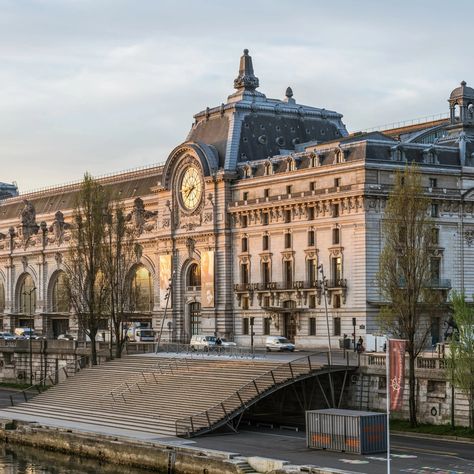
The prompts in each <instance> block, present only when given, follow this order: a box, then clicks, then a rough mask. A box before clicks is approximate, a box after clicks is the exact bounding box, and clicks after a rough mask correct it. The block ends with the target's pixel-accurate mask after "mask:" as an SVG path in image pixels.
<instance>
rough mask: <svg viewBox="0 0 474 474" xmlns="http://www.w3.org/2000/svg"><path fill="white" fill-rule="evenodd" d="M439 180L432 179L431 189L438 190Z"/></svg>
mask: <svg viewBox="0 0 474 474" xmlns="http://www.w3.org/2000/svg"><path fill="white" fill-rule="evenodd" d="M437 187H438V180H437V179H436V178H430V188H437Z"/></svg>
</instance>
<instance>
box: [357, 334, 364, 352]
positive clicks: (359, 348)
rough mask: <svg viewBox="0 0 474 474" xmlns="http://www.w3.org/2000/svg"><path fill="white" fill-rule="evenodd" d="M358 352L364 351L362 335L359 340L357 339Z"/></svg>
mask: <svg viewBox="0 0 474 474" xmlns="http://www.w3.org/2000/svg"><path fill="white" fill-rule="evenodd" d="M357 352H358V353H359V354H360V353H361V352H364V339H362V336H360V337H359V340H358V341H357Z"/></svg>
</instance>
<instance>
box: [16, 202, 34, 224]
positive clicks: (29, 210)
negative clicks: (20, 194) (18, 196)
mask: <svg viewBox="0 0 474 474" xmlns="http://www.w3.org/2000/svg"><path fill="white" fill-rule="evenodd" d="M20 219H21V225H22V226H28V227H32V226H35V225H36V210H35V206H33V204H32V203H31V202H30V201H28V199H24V200H23V209H22V210H21V212H20Z"/></svg>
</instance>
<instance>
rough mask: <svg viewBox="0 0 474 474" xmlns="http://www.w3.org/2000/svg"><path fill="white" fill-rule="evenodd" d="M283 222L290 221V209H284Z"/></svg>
mask: <svg viewBox="0 0 474 474" xmlns="http://www.w3.org/2000/svg"><path fill="white" fill-rule="evenodd" d="M285 222H286V223H287V224H288V223H289V222H291V209H287V210H286V211H285Z"/></svg>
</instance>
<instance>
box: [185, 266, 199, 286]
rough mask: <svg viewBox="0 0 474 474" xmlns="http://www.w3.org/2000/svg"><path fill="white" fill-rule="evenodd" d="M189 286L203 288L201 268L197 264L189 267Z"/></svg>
mask: <svg viewBox="0 0 474 474" xmlns="http://www.w3.org/2000/svg"><path fill="white" fill-rule="evenodd" d="M188 286H201V267H200V266H199V265H198V264H197V263H193V264H192V265H191V266H190V267H189V270H188Z"/></svg>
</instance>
